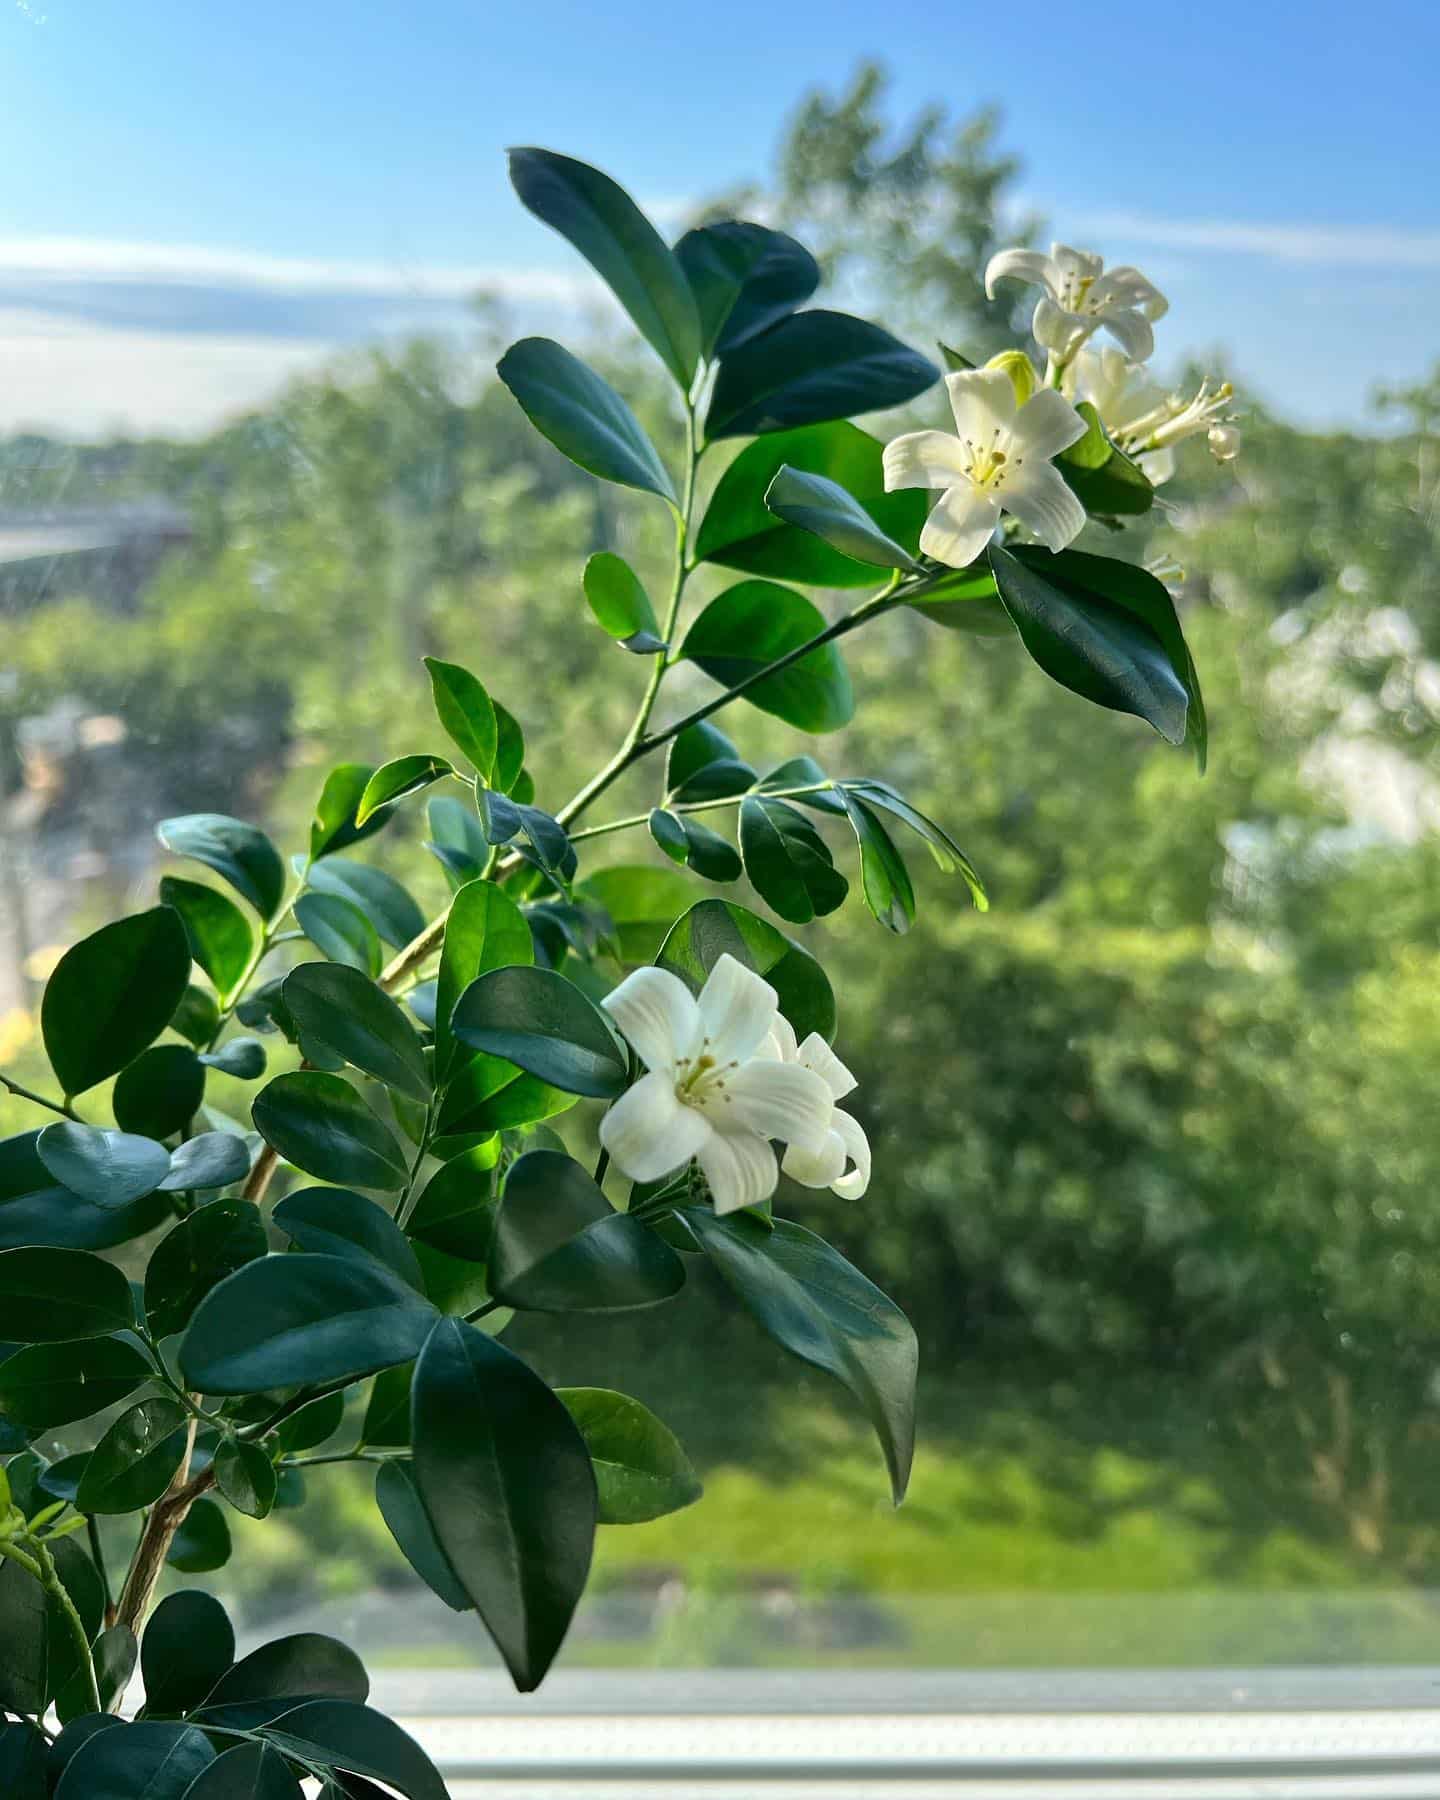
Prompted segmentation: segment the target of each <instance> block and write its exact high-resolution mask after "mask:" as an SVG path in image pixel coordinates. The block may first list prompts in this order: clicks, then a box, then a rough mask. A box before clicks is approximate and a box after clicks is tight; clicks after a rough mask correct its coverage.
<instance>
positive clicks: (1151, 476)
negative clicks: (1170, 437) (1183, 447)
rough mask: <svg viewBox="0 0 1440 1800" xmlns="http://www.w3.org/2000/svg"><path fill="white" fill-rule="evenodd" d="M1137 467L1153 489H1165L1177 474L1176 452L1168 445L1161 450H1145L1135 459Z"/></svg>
mask: <svg viewBox="0 0 1440 1800" xmlns="http://www.w3.org/2000/svg"><path fill="white" fill-rule="evenodd" d="M1135 466H1136V467H1137V468H1138V469H1139V471H1140V473H1141V474H1142V475H1143V476H1144V477H1145V479H1146V480H1147V481H1148V482H1149V483H1150V485H1151V487H1164V485H1165V483H1166V482H1167V481H1169V480H1170V479H1171V477H1172V476H1173V475H1174V473H1175V452H1174V451H1173V450H1172V449H1170V447H1169V446H1168V445H1166V446H1165V447H1164V448H1163V449H1160V450H1145V451H1142V453H1141V454H1140V455H1139V456H1137V457H1136V458H1135Z"/></svg>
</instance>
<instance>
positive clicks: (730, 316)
mask: <svg viewBox="0 0 1440 1800" xmlns="http://www.w3.org/2000/svg"><path fill="white" fill-rule="evenodd" d="M675 255H676V258H677V260H678V261H679V264H680V267H681V268H682V269H683V270H684V271H685V277H686V279H687V281H688V282H689V283H690V291H691V293H692V294H693V295H694V296H695V305H696V307H697V308H698V310H699V314H700V339H701V341H700V348H701V351H702V353H703V354H704V355H705V356H709V355H711V354H712V353H713V352H715V351H719V352H720V354H721V355H724V353H725V352H726V351H729V350H733V349H735V348H736V346H737V345H740V344H743V343H745V342H746V340H747V339H749V338H752V337H755V336H756V335H757V334H758V333H759V332H762V331H764V330H765V328H766V327H767V326H769V325H773V324H775V323H776V321H777V320H780V319H783V318H785V317H787V316H788V315H789V314H790V313H792V312H794V310H795V308H796V307H797V306H800V305H803V304H804V302H805V301H806V300H808V299H809V298H810V296H811V295H812V294H813V293H814V292H815V290H816V288H817V287H819V285H820V265H819V264H818V263H817V262H816V260H815V258H814V257H813V256H812V255H811V254H810V252H809V251H808V250H807V249H806V248H805V246H804V245H803V244H799V243H797V242H796V241H795V239H794V238H792V237H787V236H786V234H785V233H784V232H783V231H772V230H771V229H770V227H769V226H768V225H753V224H751V223H749V221H747V220H741V219H723V220H721V221H719V222H718V223H717V224H714V225H702V226H700V227H698V229H696V230H694V231H687V232H686V233H685V235H684V237H682V238H681V239H680V241H679V243H677V244H676V246H675Z"/></svg>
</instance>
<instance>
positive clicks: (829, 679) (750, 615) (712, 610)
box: [681, 581, 855, 732]
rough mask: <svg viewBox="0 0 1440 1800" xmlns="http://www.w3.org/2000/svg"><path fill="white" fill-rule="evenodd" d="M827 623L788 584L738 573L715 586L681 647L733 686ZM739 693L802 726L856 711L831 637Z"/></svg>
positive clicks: (834, 726)
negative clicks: (729, 583) (718, 590)
mask: <svg viewBox="0 0 1440 1800" xmlns="http://www.w3.org/2000/svg"><path fill="white" fill-rule="evenodd" d="M824 629H825V618H824V615H823V614H822V613H821V612H820V611H819V609H818V608H817V607H815V606H814V605H813V604H812V603H811V602H810V601H809V600H807V599H805V597H804V596H803V595H801V594H797V593H796V592H795V591H794V590H793V589H792V588H783V587H777V586H776V584H775V583H774V582H773V581H742V582H740V583H738V585H737V586H735V587H732V588H727V589H726V590H725V592H724V593H723V594H717V595H716V596H715V598H714V599H713V600H712V601H711V602H710V604H709V605H708V606H707V607H706V608H705V610H704V611H703V612H702V613H701V614H700V616H699V618H697V619H696V620H695V622H694V624H693V625H691V627H690V629H689V631H688V632H687V633H686V634H685V642H684V644H683V645H682V647H681V655H682V656H685V657H688V659H689V660H690V661H691V662H693V663H698V664H699V666H700V667H701V668H702V669H703V670H704V671H705V673H706V674H707V675H709V676H710V677H712V679H713V680H715V681H718V682H719V683H720V684H721V686H722V687H727V688H731V687H735V686H737V685H738V684H739V683H740V682H742V681H746V680H749V679H750V678H751V677H753V676H755V675H757V674H759V672H760V671H761V670H762V669H763V668H765V667H766V665H767V664H769V663H772V662H774V661H775V660H776V658H777V657H781V656H784V655H787V654H788V653H789V652H790V651H792V650H798V649H799V648H800V646H801V645H802V644H806V643H808V642H809V641H810V640H811V639H812V638H814V637H816V636H817V635H818V634H819V633H820V632H822V631H824ZM743 698H744V699H745V700H747V701H749V703H750V704H751V705H752V706H758V707H759V708H760V709H761V711H762V712H768V713H773V714H774V715H775V717H776V718H777V719H783V720H784V721H785V723H786V724H787V725H795V726H798V727H799V729H800V730H801V731H816V732H820V731H837V730H838V729H839V728H840V727H841V726H842V725H847V724H849V722H850V719H851V717H852V716H853V714H854V711H855V697H854V694H853V693H852V691H851V687H850V676H849V673H848V671H847V670H846V667H845V664H844V661H843V660H842V658H841V655H840V652H839V650H838V649H837V648H836V646H835V645H834V644H822V645H820V647H819V648H818V649H815V650H812V651H811V652H810V654H809V655H808V656H802V657H801V658H800V659H799V660H798V661H796V662H794V663H792V664H791V665H790V666H789V667H788V668H786V669H780V670H778V671H777V672H776V673H775V674H773V675H767V676H765V677H764V678H763V680H760V681H756V682H755V684H754V686H753V687H749V688H747V689H746V690H745V693H744V695H743Z"/></svg>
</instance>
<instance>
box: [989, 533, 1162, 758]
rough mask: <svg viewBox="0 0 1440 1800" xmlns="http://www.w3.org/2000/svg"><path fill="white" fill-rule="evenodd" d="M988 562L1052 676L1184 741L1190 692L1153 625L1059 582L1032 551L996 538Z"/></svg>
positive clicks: (1023, 635) (1032, 648)
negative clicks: (1013, 548)
mask: <svg viewBox="0 0 1440 1800" xmlns="http://www.w3.org/2000/svg"><path fill="white" fill-rule="evenodd" d="M1047 554H1048V553H1047ZM1044 566H1045V567H1046V568H1048V566H1049V565H1048V564H1046V565H1044ZM990 567H991V569H992V570H993V571H994V575H995V584H996V586H997V587H998V588H999V590H1000V598H1001V600H1002V601H1003V602H1004V605H1005V610H1006V612H1008V613H1009V615H1010V617H1011V618H1012V619H1013V620H1014V621H1015V628H1016V630H1017V631H1018V632H1019V633H1020V637H1021V639H1022V641H1023V642H1024V645H1025V648H1026V649H1027V650H1028V651H1029V652H1030V655H1031V656H1032V657H1033V658H1034V659H1035V661H1036V662H1037V663H1038V664H1039V665H1040V667H1041V668H1042V669H1043V670H1044V671H1045V673H1046V674H1047V675H1048V676H1050V678H1051V679H1052V680H1053V681H1057V682H1059V684H1060V685H1061V687H1067V688H1069V689H1070V690H1071V691H1072V693H1076V694H1080V695H1082V696H1083V697H1084V698H1085V699H1086V700H1093V701H1094V702H1095V704H1096V705H1097V706H1108V707H1110V708H1111V709H1112V710H1113V711H1115V712H1127V713H1134V714H1135V715H1136V716H1137V717H1138V718H1141V719H1145V720H1146V721H1148V723H1149V724H1151V725H1153V726H1154V727H1155V729H1156V731H1158V732H1159V733H1160V735H1161V737H1163V738H1165V739H1166V740H1167V742H1169V743H1172V744H1182V743H1184V741H1185V733H1186V723H1187V720H1186V714H1187V712H1188V709H1189V696H1188V694H1187V693H1186V690H1185V686H1184V683H1183V682H1182V681H1181V680H1180V678H1179V677H1178V676H1177V675H1176V673H1175V670H1174V667H1173V665H1172V663H1171V660H1170V658H1169V656H1168V655H1167V654H1166V651H1165V647H1164V645H1163V644H1162V643H1161V642H1160V639H1159V638H1158V637H1157V636H1156V635H1155V633H1154V631H1153V630H1152V629H1151V628H1150V626H1149V625H1147V624H1144V623H1142V622H1141V621H1140V620H1139V619H1138V618H1136V617H1135V615H1134V614H1133V613H1131V612H1128V611H1125V610H1123V609H1122V608H1121V607H1119V606H1117V605H1116V604H1114V602H1113V601H1111V600H1109V599H1107V598H1105V597H1103V596H1101V595H1099V594H1096V593H1094V592H1093V591H1091V592H1082V591H1080V590H1078V589H1073V588H1071V587H1069V586H1068V585H1067V586H1065V587H1060V586H1057V585H1056V583H1055V582H1054V581H1052V580H1050V579H1049V578H1048V576H1047V575H1046V574H1043V573H1041V569H1040V567H1037V566H1036V563H1035V561H1034V560H1033V559H1031V558H1026V559H1025V560H1024V561H1023V562H1022V561H1021V560H1020V558H1018V557H1016V556H1013V555H1011V553H1010V552H1009V551H1007V550H1002V549H1001V548H1000V547H999V546H998V545H992V546H991V549H990Z"/></svg>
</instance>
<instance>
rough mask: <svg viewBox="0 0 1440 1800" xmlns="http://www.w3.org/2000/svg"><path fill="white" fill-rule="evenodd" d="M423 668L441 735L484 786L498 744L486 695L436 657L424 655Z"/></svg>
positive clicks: (473, 681) (474, 682)
mask: <svg viewBox="0 0 1440 1800" xmlns="http://www.w3.org/2000/svg"><path fill="white" fill-rule="evenodd" d="M425 667H426V669H427V670H428V671H429V674H430V694H431V698H432V699H433V700H434V703H435V713H436V716H437V718H438V719H439V720H440V723H441V725H442V726H444V728H445V735H446V736H447V737H448V738H449V739H450V741H451V743H452V744H454V746H455V748H456V749H457V750H458V751H459V752H460V754H461V755H462V756H463V757H464V758H465V760H466V761H467V762H468V763H469V764H470V766H471V768H473V769H474V771H475V773H476V774H477V775H478V776H479V777H480V779H481V781H483V782H485V783H487V784H488V783H489V780H490V777H491V776H492V775H493V774H494V772H495V749H496V744H497V742H498V728H497V726H496V723H495V708H494V707H493V706H492V705H491V703H490V696H489V694H487V693H486V692H485V689H484V686H483V685H482V684H481V682H479V681H478V680H477V679H476V678H475V676H473V675H472V674H471V673H470V671H469V670H468V669H462V668H461V667H460V665H459V664H458V663H448V662H441V661H440V659H439V658H438V657H435V656H427V657H426V658H425Z"/></svg>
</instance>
